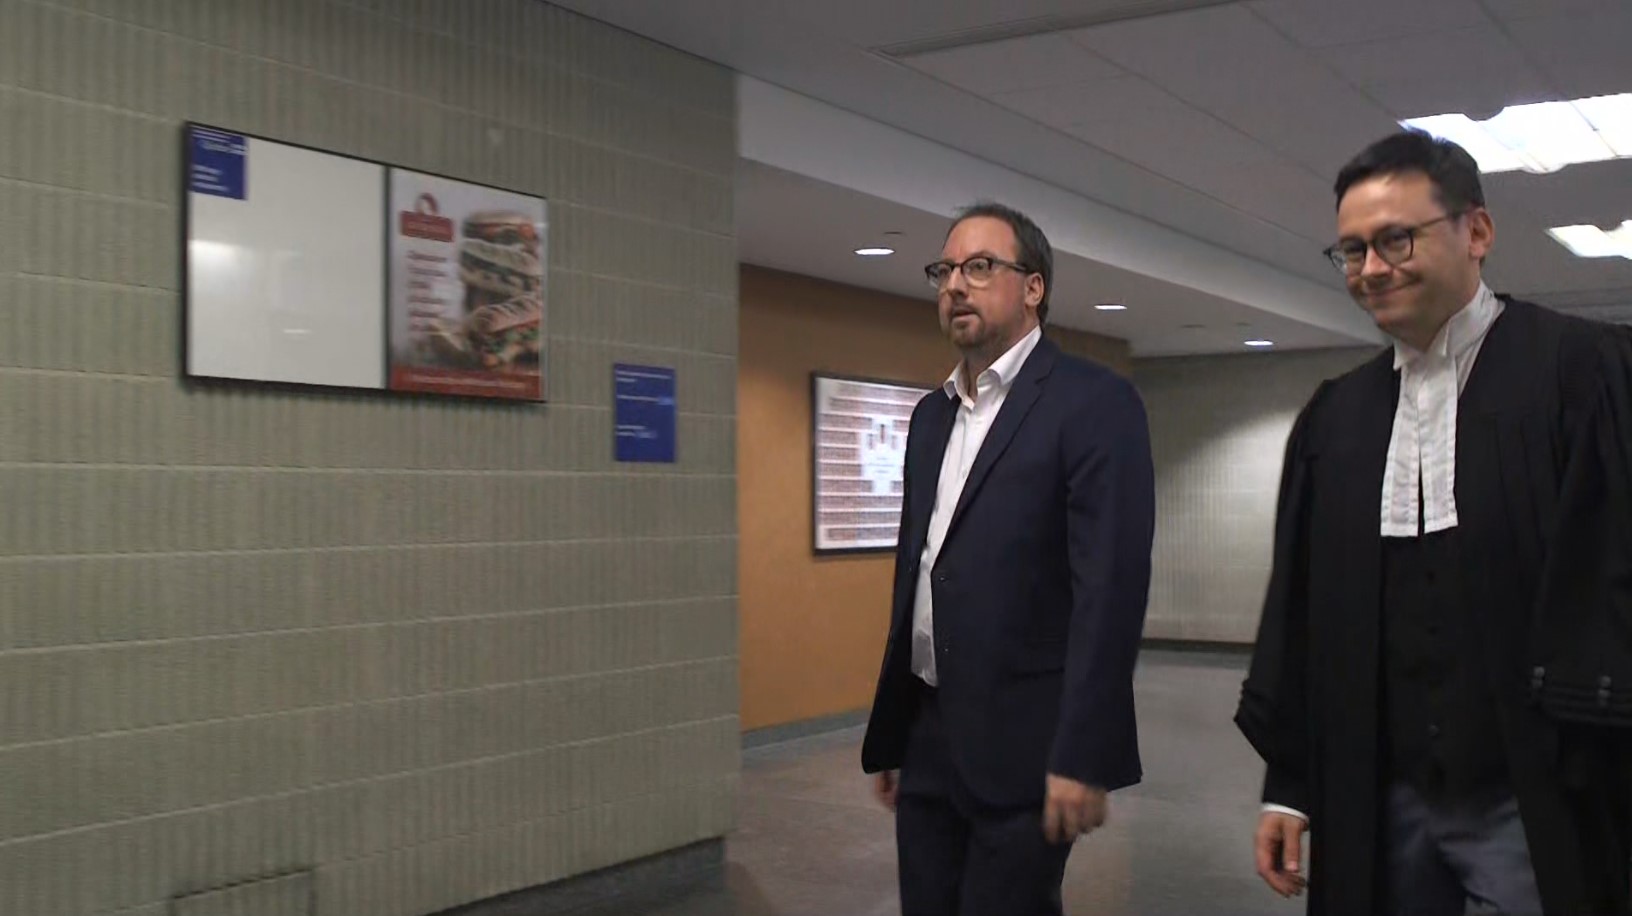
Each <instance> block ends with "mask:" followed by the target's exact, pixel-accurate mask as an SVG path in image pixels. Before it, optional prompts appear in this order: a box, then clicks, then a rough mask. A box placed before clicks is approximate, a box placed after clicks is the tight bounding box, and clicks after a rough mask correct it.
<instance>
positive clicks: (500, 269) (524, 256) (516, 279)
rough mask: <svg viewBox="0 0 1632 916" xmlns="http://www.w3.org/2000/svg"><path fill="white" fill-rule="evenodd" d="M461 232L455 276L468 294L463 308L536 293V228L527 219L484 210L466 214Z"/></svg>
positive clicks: (538, 281)
mask: <svg viewBox="0 0 1632 916" xmlns="http://www.w3.org/2000/svg"><path fill="white" fill-rule="evenodd" d="M462 231H463V234H464V244H463V245H462V246H461V248H460V252H459V278H460V279H461V280H463V281H464V284H465V287H466V289H467V290H468V291H469V293H470V295H467V297H466V307H467V308H469V309H471V310H472V311H474V310H475V309H476V308H479V307H481V306H483V305H487V304H491V303H492V302H493V301H495V300H507V299H511V298H514V297H517V296H537V295H538V293H539V288H540V286H541V285H542V283H543V276H544V270H543V264H542V262H541V261H540V254H541V253H540V251H539V238H538V228H537V227H536V226H534V225H533V221H532V219H531V218H529V217H528V216H526V215H525V214H521V213H511V212H508V211H499V210H487V211H482V212H478V213H472V214H471V215H470V216H468V217H466V218H465V222H464V226H463V227H462ZM478 292H480V293H484V294H486V295H477V293H478Z"/></svg>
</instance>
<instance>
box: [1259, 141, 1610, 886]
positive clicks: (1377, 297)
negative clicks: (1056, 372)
mask: <svg viewBox="0 0 1632 916" xmlns="http://www.w3.org/2000/svg"><path fill="white" fill-rule="evenodd" d="M1336 191H1337V199H1338V205H1337V224H1338V235H1339V239H1340V240H1339V241H1338V242H1337V244H1336V245H1334V246H1333V247H1332V248H1331V249H1329V250H1328V252H1327V254H1328V256H1329V257H1330V258H1331V259H1332V262H1333V264H1334V265H1335V266H1336V267H1337V268H1338V270H1339V271H1341V272H1342V273H1343V275H1344V276H1345V278H1346V280H1347V284H1348V288H1349V292H1350V293H1351V295H1352V296H1353V297H1354V299H1355V301H1356V302H1357V303H1359V305H1360V306H1361V307H1362V308H1364V309H1365V310H1366V311H1367V312H1368V313H1370V314H1371V316H1372V317H1373V319H1374V320H1375V321H1376V323H1377V325H1378V327H1379V328H1381V329H1382V330H1383V331H1384V332H1386V333H1387V334H1388V336H1389V337H1390V338H1391V340H1392V344H1393V345H1392V346H1391V347H1390V348H1389V349H1388V350H1387V351H1385V352H1383V353H1381V354H1379V355H1378V356H1377V357H1376V358H1375V359H1373V360H1371V361H1369V362H1367V363H1366V364H1365V365H1363V366H1361V367H1359V368H1358V369H1355V370H1354V371H1352V372H1349V373H1348V374H1346V375H1343V376H1341V377H1340V378H1337V379H1333V380H1330V381H1327V382H1325V383H1323V384H1322V385H1320V386H1319V388H1318V389H1317V390H1316V392H1315V394H1314V395H1313V397H1312V398H1311V400H1310V401H1309V403H1308V404H1307V405H1306V406H1305V408H1304V409H1303V411H1302V413H1301V414H1300V415H1299V417H1298V419H1297V421H1296V423H1295V424H1294V427H1293V430H1292V433H1291V436H1290V439H1289V441H1288V443H1287V449H1286V456H1285V466H1284V468H1283V470H1282V477H1281V489H1280V496H1279V505H1278V512H1277V520H1276V525H1275V547H1274V565H1273V571H1272V573H1271V576H1270V583H1269V591H1268V595H1267V598H1266V601H1265V605H1264V610H1263V618H1262V620H1261V622H1260V625H1259V633H1258V639H1257V644H1256V647H1255V650H1254V653H1253V658H1252V663H1251V667H1250V669H1249V671H1248V675H1247V678H1246V682H1245V684H1244V685H1243V690H1242V697H1241V703H1240V707H1239V709H1238V711H1237V714H1236V717H1235V721H1236V723H1237V725H1238V726H1239V727H1240V728H1241V731H1242V732H1243V734H1245V735H1246V737H1247V739H1248V740H1249V741H1250V742H1251V743H1252V745H1253V747H1254V748H1255V749H1256V750H1257V751H1258V753H1259V754H1260V755H1261V756H1262V757H1263V758H1264V760H1265V761H1266V763H1267V765H1268V766H1267V773H1266V777H1265V782H1264V792H1263V801H1264V811H1263V813H1262V815H1261V818H1260V822H1259V826H1258V830H1257V835H1256V840H1255V851H1256V855H1257V863H1258V870H1259V874H1260V875H1261V876H1263V878H1264V880H1265V881H1266V882H1268V883H1269V884H1270V886H1271V887H1272V888H1274V889H1275V890H1276V891H1278V892H1279V893H1281V894H1282V895H1286V896H1290V895H1293V894H1299V893H1302V892H1303V891H1304V890H1307V891H1308V893H1309V912H1310V913H1311V914H1316V916H1379V914H1388V916H1406V914H1412V916H1417V914H1421V916H1460V914H1462V913H1464V911H1466V912H1470V913H1481V914H1487V913H1500V914H1504V916H1532V914H1547V916H1587V914H1611V913H1613V914H1624V913H1627V912H1628V882H1629V875H1628V861H1629V855H1632V847H1629V842H1628V840H1629V832H1632V830H1629V827H1632V818H1629V816H1628V815H1629V811H1632V792H1629V783H1632V754H1629V753H1627V751H1626V749H1627V748H1628V747H1632V741H1628V740H1627V739H1625V738H1623V735H1626V734H1629V733H1632V532H1629V531H1628V529H1629V528H1632V497H1629V495H1628V494H1629V492H1632V460H1629V457H1628V456H1629V453H1632V334H1629V331H1628V329H1626V328H1621V327H1616V326H1611V325H1604V324H1598V323H1593V322H1588V321H1583V320H1579V319H1574V318H1569V317H1566V316H1563V315H1560V314H1557V313H1554V312H1551V311H1548V310H1545V309H1543V308H1540V307H1537V306H1535V305H1532V304H1529V303H1525V302H1521V301H1518V300H1514V299H1511V298H1508V297H1505V296H1497V295H1495V294H1493V293H1492V292H1491V291H1490V289H1489V288H1488V287H1487V286H1486V285H1485V283H1484V281H1483V280H1482V278H1481V266H1482V264H1483V262H1484V259H1485V257H1486V255H1487V254H1488V253H1489V252H1490V251H1491V249H1492V246H1493V244H1494V242H1495V238H1496V231H1495V223H1494V221H1493V219H1492V217H1491V214H1490V213H1489V211H1488V210H1486V209H1485V201H1484V195H1483V192H1482V190H1481V188H1480V183H1479V170H1478V167H1477V165H1476V164H1475V162H1474V161H1473V159H1472V158H1471V157H1470V156H1469V155H1468V154H1467V152H1465V151H1464V150H1462V149H1461V148H1460V147H1458V146H1456V145H1454V144H1451V143H1447V142H1444V141H1440V140H1435V139H1433V138H1431V137H1428V136H1427V135H1425V134H1422V133H1418V132H1405V133H1401V134H1396V135H1393V136H1391V137H1388V138H1385V139H1383V140H1381V141H1379V142H1378V143H1376V144H1374V145H1372V146H1371V147H1369V148H1368V149H1366V150H1365V151H1364V152H1362V153H1361V154H1360V155H1359V156H1357V157H1356V158H1355V159H1354V160H1353V161H1351V162H1350V163H1349V164H1348V165H1347V166H1346V167H1345V168H1344V169H1343V171H1342V173H1341V174H1340V176H1339V178H1338V181H1337V187H1336ZM1306 831H1307V832H1308V834H1309V837H1310V842H1309V850H1308V857H1307V858H1305V856H1304V854H1303V849H1302V838H1303V834H1304V833H1305V832H1306Z"/></svg>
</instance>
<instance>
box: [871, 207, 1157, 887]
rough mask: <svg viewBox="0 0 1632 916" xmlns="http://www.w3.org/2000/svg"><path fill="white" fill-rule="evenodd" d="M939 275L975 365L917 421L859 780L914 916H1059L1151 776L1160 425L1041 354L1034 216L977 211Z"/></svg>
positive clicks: (1045, 276) (945, 254)
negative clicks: (1141, 652)
mask: <svg viewBox="0 0 1632 916" xmlns="http://www.w3.org/2000/svg"><path fill="white" fill-rule="evenodd" d="M925 273H926V274H927V275H928V277H929V280H930V282H931V284H933V285H934V286H935V288H936V290H937V291H938V293H939V311H940V321H941V328H942V330H943V331H944V332H945V333H946V335H947V337H948V338H950V339H951V341H952V343H953V344H954V345H955V346H956V347H957V348H958V350H959V351H961V353H962V355H963V359H962V361H961V362H960V363H959V365H958V367H957V368H956V369H955V370H954V371H953V373H952V376H951V377H950V378H948V379H947V381H946V383H945V385H943V386H942V387H941V389H940V390H938V391H935V392H933V393H931V394H930V395H928V396H927V397H925V398H924V400H923V401H921V402H920V403H919V404H918V407H917V409H916V410H914V411H913V415H912V424H911V427H910V431H909V433H908V437H907V457H906V471H905V476H906V487H905V495H904V498H903V509H902V518H901V529H900V540H899V546H898V548H897V551H896V562H895V586H894V603H893V608H892V617H891V622H890V636H889V641H888V642H887V643H886V645H885V648H884V664H883V670H882V672H881V673H880V675H879V683H878V692H877V695H876V698H875V699H874V701H873V710H872V718H871V721H870V722H869V723H868V726H867V737H866V741H865V744H864V746H863V748H862V766H863V768H864V769H865V770H866V771H867V772H869V773H875V774H877V776H876V785H875V788H876V791H877V794H878V796H879V799H880V801H882V802H883V803H884V804H885V805H886V806H887V807H888V808H890V809H891V810H893V811H894V812H895V815H896V845H897V848H898V850H899V852H900V883H901V910H902V914H903V916H997V914H1001V916H1042V914H1058V913H1060V912H1061V903H1060V883H1061V880H1062V878H1063V876H1064V873H1065V862H1066V858H1067V856H1069V855H1070V851H1071V847H1072V844H1073V843H1074V842H1075V841H1076V840H1077V838H1078V837H1080V836H1082V835H1084V834H1086V833H1088V832H1090V831H1092V830H1093V829H1094V828H1096V827H1098V826H1099V825H1100V824H1102V823H1103V822H1104V820H1105V815H1106V805H1107V803H1106V793H1107V792H1110V791H1113V790H1115V789H1119V788H1122V787H1124V786H1129V785H1133V784H1134V783H1137V782H1138V781H1139V779H1140V775H1141V772H1140V763H1139V747H1138V737H1137V734H1136V729H1135V726H1134V711H1133V668H1134V660H1135V657H1136V655H1137V654H1138V648H1139V638H1140V633H1141V631H1142V629H1143V626H1144V617H1145V601H1146V597H1147V594H1148V592H1149V586H1150V554H1151V539H1152V534H1153V528H1154V516H1155V493H1154V473H1153V470H1152V467H1151V458H1150V439H1149V432H1148V427H1147V424H1146V420H1145V412H1144V407H1143V404H1142V403H1141V402H1140V399H1139V396H1138V394H1137V393H1136V392H1135V391H1134V388H1133V386H1132V385H1131V384H1130V383H1129V382H1128V381H1127V380H1125V379H1123V378H1122V377H1120V376H1118V375H1116V374H1115V373H1113V372H1111V371H1109V370H1108V369H1105V368H1103V367H1100V366H1097V365H1095V364H1093V363H1089V362H1086V361H1084V360H1080V359H1075V358H1073V357H1070V356H1067V355H1065V354H1064V353H1062V352H1061V351H1060V349H1059V347H1057V346H1056V345H1055V344H1054V343H1053V342H1051V341H1050V340H1048V339H1047V338H1046V337H1044V336H1043V333H1042V329H1043V324H1044V322H1045V321H1046V319H1047V317H1048V295H1049V292H1050V290H1049V285H1050V283H1051V281H1052V279H1053V252H1052V250H1051V249H1050V247H1049V244H1048V239H1047V238H1046V237H1045V236H1044V235H1043V233H1042V231H1041V230H1040V229H1038V228H1037V226H1036V224H1034V223H1033V222H1032V221H1031V220H1030V219H1028V218H1027V217H1026V216H1025V215H1023V214H1021V213H1018V212H1016V211H1014V210H1012V209H1009V208H1008V207H1004V206H1002V205H999V204H979V205H976V206H974V207H971V208H969V209H967V210H965V211H964V212H962V213H961V214H959V216H958V218H957V221H956V222H955V223H954V224H953V226H952V229H951V231H950V232H949V233H948V235H947V238H946V243H945V245H944V246H943V247H942V250H941V259H940V260H938V261H936V262H934V263H933V264H930V265H929V266H928V267H926V268H925Z"/></svg>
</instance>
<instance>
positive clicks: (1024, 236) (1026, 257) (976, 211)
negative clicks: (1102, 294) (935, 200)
mask: <svg viewBox="0 0 1632 916" xmlns="http://www.w3.org/2000/svg"><path fill="white" fill-rule="evenodd" d="M981 216H985V217H989V218H991V219H1000V220H1002V221H1003V222H1005V223H1008V224H1009V228H1010V229H1013V230H1014V238H1015V240H1016V241H1017V242H1018V243H1019V244H1020V258H1019V262H1020V265H1021V266H1022V267H1024V268H1025V269H1026V270H1028V271H1031V272H1032V273H1036V274H1042V276H1043V301H1041V302H1039V303H1037V321H1038V323H1039V324H1046V323H1047V322H1048V295H1049V293H1051V292H1053V291H1054V249H1053V248H1052V247H1051V246H1050V245H1049V244H1048V236H1046V235H1044V234H1043V230H1041V229H1039V228H1037V224H1036V223H1034V222H1032V221H1031V217H1029V216H1027V215H1025V214H1024V213H1021V212H1020V211H1019V210H1016V209H1014V208H1013V207H1006V206H1004V205H1002V204H1000V203H996V202H995V201H989V200H983V201H979V202H978V203H975V204H972V205H970V206H967V207H964V208H963V209H962V210H959V211H958V217H957V219H955V220H953V221H952V226H951V228H949V229H947V231H946V234H947V235H948V236H949V237H950V236H951V235H952V229H956V228H957V227H958V224H959V223H962V222H965V221H966V220H971V219H975V218H976V217H981Z"/></svg>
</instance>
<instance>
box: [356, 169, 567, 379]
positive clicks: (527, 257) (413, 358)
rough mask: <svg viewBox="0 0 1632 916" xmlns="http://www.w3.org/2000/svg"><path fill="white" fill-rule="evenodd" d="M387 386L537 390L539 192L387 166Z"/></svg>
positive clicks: (541, 297)
mask: <svg viewBox="0 0 1632 916" xmlns="http://www.w3.org/2000/svg"><path fill="white" fill-rule="evenodd" d="M390 214H391V219H390V224H389V227H388V233H389V235H390V249H391V253H390V289H391V293H390V295H391V302H390V309H389V313H390V326H391V328H390V334H391V377H390V387H391V389H392V390H394V391H421V392H432V393H436V394H455V395H469V396H475V397H488V398H514V399H521V400H542V399H543V398H544V337H545V319H544V315H545V310H544V306H545V289H546V284H545V265H546V263H547V261H548V254H547V252H548V250H549V249H548V247H547V246H546V244H545V239H546V235H545V229H546V205H545V202H544V200H543V199H542V198H538V197H532V196H529V195H525V194H517V193H514V192H511V191H501V190H498V189H495V188H489V187H485V186H482V185H475V184H469V183H467V182H462V181H455V180H453V179H450V178H441V177H437V176H432V175H422V174H419V173H417V172H409V171H405V170H402V169H393V170H392V171H391V205H390Z"/></svg>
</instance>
